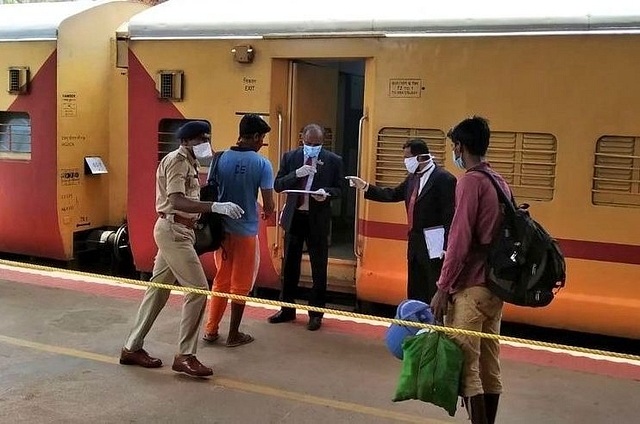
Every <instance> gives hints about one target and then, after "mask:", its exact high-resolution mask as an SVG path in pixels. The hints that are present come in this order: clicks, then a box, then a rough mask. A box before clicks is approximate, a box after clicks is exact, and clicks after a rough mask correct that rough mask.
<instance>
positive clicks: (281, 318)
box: [269, 310, 296, 324]
mask: <svg viewBox="0 0 640 424" xmlns="http://www.w3.org/2000/svg"><path fill="white" fill-rule="evenodd" d="M295 319H296V313H295V312H290V311H282V310H280V311H278V312H276V313H275V314H273V315H271V316H270V317H269V323H270V324H280V323H281V322H287V321H293V320H295Z"/></svg>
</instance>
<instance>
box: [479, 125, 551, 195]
mask: <svg viewBox="0 0 640 424" xmlns="http://www.w3.org/2000/svg"><path fill="white" fill-rule="evenodd" d="M556 154H557V141H556V138H555V137H554V136H553V135H551V134H537V133H519V132H506V131H492V132H491V141H490V144H489V150H488V151H487V158H488V159H489V162H490V163H491V166H492V167H493V168H494V169H495V170H496V171H498V172H499V173H500V174H501V175H502V176H503V177H504V179H505V180H506V181H507V182H508V183H509V185H510V186H511V190H512V191H513V194H514V196H515V197H516V198H518V200H520V199H522V198H526V199H531V200H546V201H549V200H551V199H553V193H554V188H555V177H556Z"/></svg>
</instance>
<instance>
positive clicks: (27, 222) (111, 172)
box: [0, 1, 145, 260]
mask: <svg viewBox="0 0 640 424" xmlns="http://www.w3.org/2000/svg"><path fill="white" fill-rule="evenodd" d="M144 8H145V6H144V5H141V4H139V3H134V2H124V1H97V2H61V3H55V4H47V5H42V4H40V5H38V4H24V5H3V6H0V13H2V16H3V18H7V20H6V21H5V22H4V23H3V24H2V26H1V27H0V38H1V39H2V41H0V49H2V53H1V54H0V57H1V58H2V59H1V60H2V62H3V63H2V65H3V71H5V72H7V70H8V72H9V78H8V79H9V82H8V83H9V84H11V83H12V78H14V80H13V81H14V82H16V83H17V85H19V86H20V87H18V90H3V92H2V94H0V102H1V103H2V104H1V106H2V109H1V110H3V112H0V114H1V115H2V120H1V121H0V125H1V126H0V133H2V134H1V135H0V139H1V140H2V153H0V155H1V156H0V175H2V180H3V189H2V190H1V191H0V192H1V193H2V194H1V195H2V199H0V201H1V202H2V205H3V206H2V208H1V212H0V213H1V214H2V217H1V221H2V224H3V225H2V226H0V231H1V232H2V234H0V240H1V241H0V243H1V244H0V250H1V251H4V252H12V253H19V254H26V255H31V256H38V257H45V258H52V259H59V260H70V259H72V258H74V255H75V254H76V253H77V252H75V251H74V250H75V249H77V248H78V244H77V241H78V239H79V238H81V237H78V234H84V235H87V234H89V232H90V231H91V230H94V229H97V228H103V227H106V226H110V225H111V226H113V225H116V226H117V225H120V224H122V222H123V221H124V217H125V209H126V205H125V197H124V194H123V193H122V192H123V190H122V189H120V190H113V191H112V190H111V188H112V187H114V186H113V185H111V184H112V182H111V179H112V176H115V177H113V179H114V180H116V181H117V180H118V179H120V180H121V181H123V185H122V186H121V187H124V180H125V178H126V160H125V156H124V155H125V152H124V150H123V149H122V148H120V149H119V150H118V148H117V147H114V148H113V149H111V140H110V135H111V131H110V127H111V125H112V121H111V120H110V107H111V106H110V105H111V102H114V103H116V104H117V103H118V102H120V103H119V104H125V101H126V97H120V98H118V97H117V96H116V95H115V93H117V85H118V84H120V85H121V86H123V87H125V86H126V79H124V78H120V80H118V79H117V71H116V67H115V63H112V58H113V54H112V51H113V48H112V44H113V40H114V39H115V30H116V28H117V27H118V26H119V25H120V24H121V23H122V22H124V21H126V20H127V19H129V18H130V17H131V16H132V15H134V14H135V13H137V12H140V11H141V10H143V9H144ZM9 15H10V16H9ZM12 72H13V74H12ZM23 86H26V87H28V88H26V89H25V90H24V91H23V92H20V88H21V87H23ZM10 88H11V87H10ZM7 91H12V92H10V93H8V92H7ZM119 113H122V112H119ZM118 143H119V144H120V145H122V146H126V138H122V139H120V140H118ZM105 171H106V172H105ZM36 229H37V230H36ZM85 237H86V236H85ZM80 248H86V246H82V247H80Z"/></svg>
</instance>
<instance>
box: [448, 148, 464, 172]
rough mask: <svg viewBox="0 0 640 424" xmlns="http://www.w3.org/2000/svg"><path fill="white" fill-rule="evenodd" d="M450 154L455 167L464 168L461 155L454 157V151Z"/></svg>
mask: <svg viewBox="0 0 640 424" xmlns="http://www.w3.org/2000/svg"><path fill="white" fill-rule="evenodd" d="M451 156H452V157H453V164H454V165H455V166H456V168H460V169H465V168H464V161H463V160H462V155H460V156H458V157H456V152H451Z"/></svg>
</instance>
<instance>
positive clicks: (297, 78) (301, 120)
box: [280, 59, 365, 293]
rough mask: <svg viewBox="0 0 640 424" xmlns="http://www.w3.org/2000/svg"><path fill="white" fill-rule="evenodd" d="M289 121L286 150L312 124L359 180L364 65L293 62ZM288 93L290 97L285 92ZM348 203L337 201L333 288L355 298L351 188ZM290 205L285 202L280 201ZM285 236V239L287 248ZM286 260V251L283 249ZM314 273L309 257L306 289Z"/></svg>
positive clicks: (332, 252)
mask: <svg viewBox="0 0 640 424" xmlns="http://www.w3.org/2000/svg"><path fill="white" fill-rule="evenodd" d="M288 75H289V79H288V90H287V91H288V93H286V98H287V100H288V104H287V107H286V109H287V110H288V113H287V114H285V115H286V116H287V117H288V120H287V121H288V122H284V123H283V125H284V126H285V127H288V128H286V131H284V134H286V136H285V137H284V139H283V140H282V141H283V144H284V145H283V146H282V147H283V148H284V151H286V150H291V149H295V148H297V147H299V146H300V144H301V131H302V129H303V128H304V126H305V125H307V124H309V123H317V124H319V125H321V126H322V127H323V128H324V129H325V141H324V145H323V148H324V149H327V150H330V151H332V152H334V153H336V154H338V155H340V156H341V157H342V159H343V161H344V168H345V175H356V173H357V164H358V156H359V153H360V152H359V151H358V128H359V121H360V118H361V117H362V114H363V104H364V75H365V61H364V60H326V59H322V60H292V61H289V63H288ZM282 94H284V93H282ZM345 186H346V187H347V188H346V189H345V191H344V193H343V196H342V198H340V199H337V200H334V201H332V222H331V233H330V236H329V237H330V238H329V267H328V282H327V283H328V289H329V290H330V291H334V292H343V293H355V275H356V266H357V261H356V257H355V254H354V229H355V223H356V216H355V212H356V194H357V193H356V190H354V189H350V188H348V185H345ZM280 203H281V204H284V199H281V200H280ZM283 236H284V234H280V237H281V245H282V246H283V242H284V240H283V238H282V237H283ZM280 253H281V255H280V258H281V259H282V257H283V253H284V252H283V249H281V250H280ZM310 281H311V269H310V264H309V257H308V255H307V254H306V253H305V255H304V256H303V263H302V275H301V286H305V285H309V283H310Z"/></svg>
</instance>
